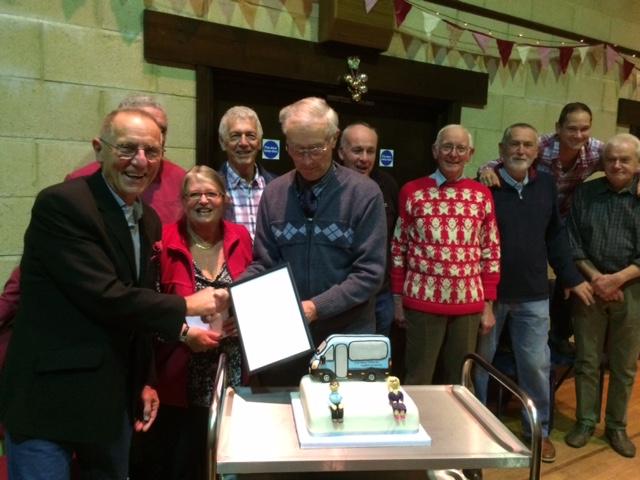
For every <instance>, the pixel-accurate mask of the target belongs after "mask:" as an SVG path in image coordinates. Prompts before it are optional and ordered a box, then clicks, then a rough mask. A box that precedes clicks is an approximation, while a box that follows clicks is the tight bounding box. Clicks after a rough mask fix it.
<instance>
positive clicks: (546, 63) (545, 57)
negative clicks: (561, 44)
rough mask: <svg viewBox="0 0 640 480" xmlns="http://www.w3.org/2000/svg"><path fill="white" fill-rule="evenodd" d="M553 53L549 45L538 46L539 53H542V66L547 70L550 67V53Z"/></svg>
mask: <svg viewBox="0 0 640 480" xmlns="http://www.w3.org/2000/svg"><path fill="white" fill-rule="evenodd" d="M550 53H551V48H549V47H538V55H540V67H541V69H542V70H546V69H547V68H549V54H550Z"/></svg>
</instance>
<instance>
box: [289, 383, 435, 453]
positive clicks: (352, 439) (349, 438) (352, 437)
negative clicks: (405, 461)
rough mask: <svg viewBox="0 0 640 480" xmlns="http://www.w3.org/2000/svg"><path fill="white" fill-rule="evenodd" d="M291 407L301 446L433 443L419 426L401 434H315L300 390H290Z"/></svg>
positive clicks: (411, 445) (379, 445)
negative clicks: (306, 413) (305, 417)
mask: <svg viewBox="0 0 640 480" xmlns="http://www.w3.org/2000/svg"><path fill="white" fill-rule="evenodd" d="M290 395H291V408H292V410H293V418H294V421H295V425H296V431H297V433H298V442H299V443H300V448H335V447H349V448H351V447H407V446H410V447H424V446H429V445H431V437H430V436H429V434H428V433H427V432H426V430H425V429H424V428H423V427H422V425H420V426H419V428H418V431H417V432H416V433H400V434H393V435H389V434H370V433H367V434H341V435H335V436H333V435H327V436H314V435H311V433H310V432H309V431H308V430H307V427H306V425H305V420H304V411H303V409H302V403H301V401H300V394H299V393H298V392H290Z"/></svg>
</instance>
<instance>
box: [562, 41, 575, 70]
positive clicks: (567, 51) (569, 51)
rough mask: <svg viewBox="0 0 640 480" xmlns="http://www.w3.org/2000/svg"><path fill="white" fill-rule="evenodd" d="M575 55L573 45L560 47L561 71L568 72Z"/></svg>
mask: <svg viewBox="0 0 640 480" xmlns="http://www.w3.org/2000/svg"><path fill="white" fill-rule="evenodd" d="M571 55H573V47H560V71H561V72H562V73H567V67H568V66H569V62H570V61H571Z"/></svg>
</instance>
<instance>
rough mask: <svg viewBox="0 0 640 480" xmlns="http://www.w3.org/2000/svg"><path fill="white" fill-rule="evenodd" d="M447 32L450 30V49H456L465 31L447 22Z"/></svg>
mask: <svg viewBox="0 0 640 480" xmlns="http://www.w3.org/2000/svg"><path fill="white" fill-rule="evenodd" d="M447 30H449V48H456V45H457V44H458V40H460V37H461V36H462V34H463V33H464V30H462V29H461V28H458V27H457V26H456V25H453V24H451V23H449V22H447Z"/></svg>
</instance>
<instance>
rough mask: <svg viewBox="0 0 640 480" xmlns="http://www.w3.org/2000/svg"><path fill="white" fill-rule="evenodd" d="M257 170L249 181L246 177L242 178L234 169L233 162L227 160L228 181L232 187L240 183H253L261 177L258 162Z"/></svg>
mask: <svg viewBox="0 0 640 480" xmlns="http://www.w3.org/2000/svg"><path fill="white" fill-rule="evenodd" d="M255 167H256V168H255V171H254V173H253V178H252V179H251V181H250V182H247V181H246V180H245V179H244V178H242V177H241V176H240V175H238V173H237V172H236V171H235V170H234V169H233V167H232V166H231V164H230V163H229V162H227V182H228V184H229V186H230V187H231V188H235V187H237V186H238V185H239V184H240V183H246V184H247V185H253V184H255V183H256V182H258V181H259V179H260V172H259V169H258V164H257V163H256V164H255Z"/></svg>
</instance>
